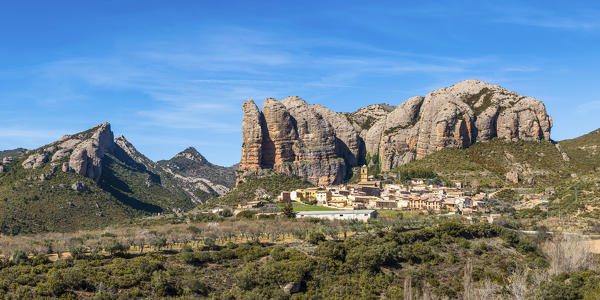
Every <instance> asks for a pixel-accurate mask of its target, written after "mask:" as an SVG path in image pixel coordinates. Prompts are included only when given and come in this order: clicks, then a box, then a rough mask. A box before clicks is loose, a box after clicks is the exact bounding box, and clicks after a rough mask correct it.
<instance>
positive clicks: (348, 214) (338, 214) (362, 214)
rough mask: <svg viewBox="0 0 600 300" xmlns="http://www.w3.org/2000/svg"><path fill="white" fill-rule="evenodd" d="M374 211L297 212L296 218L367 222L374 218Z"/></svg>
mask: <svg viewBox="0 0 600 300" xmlns="http://www.w3.org/2000/svg"><path fill="white" fill-rule="evenodd" d="M376 217H377V212H376V211H374V210H334V211H299V212H297V213H296V218H317V219H328V220H360V221H367V220H368V219H370V218H376Z"/></svg>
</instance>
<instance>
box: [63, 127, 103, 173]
mask: <svg viewBox="0 0 600 300" xmlns="http://www.w3.org/2000/svg"><path fill="white" fill-rule="evenodd" d="M76 141H77V140H75V139H73V140H67V141H65V142H63V144H61V145H66V146H72V145H75V144H76V146H74V148H72V149H73V152H72V154H71V157H70V158H69V168H70V169H72V170H73V171H75V173H77V174H79V175H82V176H85V177H88V178H92V179H94V180H95V181H99V180H100V175H102V158H103V157H104V154H105V153H107V152H109V151H110V150H111V149H112V148H113V147H114V141H113V132H112V131H111V130H110V124H109V123H104V124H102V125H100V126H98V127H96V128H94V129H93V134H92V135H91V136H90V137H89V138H86V139H84V140H79V142H77V143H76ZM63 149H64V148H63Z"/></svg>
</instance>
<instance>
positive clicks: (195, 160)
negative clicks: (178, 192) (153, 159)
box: [157, 147, 236, 201]
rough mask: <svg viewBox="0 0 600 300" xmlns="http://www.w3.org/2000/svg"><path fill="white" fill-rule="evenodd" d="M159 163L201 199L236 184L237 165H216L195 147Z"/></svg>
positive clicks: (222, 191)
mask: <svg viewBox="0 0 600 300" xmlns="http://www.w3.org/2000/svg"><path fill="white" fill-rule="evenodd" d="M157 165H158V166H159V167H161V168H162V169H163V170H165V171H166V172H168V173H169V174H171V175H173V176H174V177H175V178H177V179H178V180H179V181H180V183H181V186H182V187H183V188H184V189H185V190H186V191H187V192H188V193H190V194H193V195H195V196H196V197H197V198H198V200H199V201H204V200H207V199H210V198H213V197H215V196H221V195H224V194H225V193H227V192H228V191H229V190H230V189H231V188H233V187H234V186H235V170H236V166H233V167H221V166H217V165H214V164H212V163H210V162H208V161H207V160H206V158H204V156H202V154H200V153H199V152H198V151H197V150H196V149H194V148H193V147H189V148H187V149H185V150H184V151H182V152H180V153H178V154H177V155H175V156H174V157H173V158H171V159H170V160H161V161H158V163H157Z"/></svg>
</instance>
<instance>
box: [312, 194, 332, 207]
mask: <svg viewBox="0 0 600 300" xmlns="http://www.w3.org/2000/svg"><path fill="white" fill-rule="evenodd" d="M315 198H316V199H317V204H319V205H326V204H327V203H329V202H330V201H331V191H327V190H323V191H318V192H316V193H315Z"/></svg>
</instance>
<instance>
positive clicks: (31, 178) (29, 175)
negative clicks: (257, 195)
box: [0, 123, 235, 234]
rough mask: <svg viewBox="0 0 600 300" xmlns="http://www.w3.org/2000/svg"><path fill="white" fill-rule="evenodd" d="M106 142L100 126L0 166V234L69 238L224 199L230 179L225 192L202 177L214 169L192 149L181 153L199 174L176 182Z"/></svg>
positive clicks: (131, 149)
mask: <svg viewBox="0 0 600 300" xmlns="http://www.w3.org/2000/svg"><path fill="white" fill-rule="evenodd" d="M113 137H114V135H113V132H112V130H111V126H110V123H103V124H100V125H97V126H94V127H93V128H91V129H88V130H85V131H82V132H79V133H75V134H72V135H65V136H63V137H62V138H60V139H59V140H57V141H55V142H52V143H49V144H47V145H45V146H42V147H39V148H37V149H33V150H29V151H27V152H23V153H22V154H21V155H20V156H15V157H12V158H10V159H9V158H4V159H3V160H2V162H1V163H0V171H1V172H0V195H2V197H0V232H1V233H7V234H17V233H35V232H40V231H72V230H79V229H83V228H88V229H89V228H93V227H97V226H104V225H109V224H114V223H118V222H124V221H127V220H130V219H131V218H134V217H141V216H148V215H151V214H157V213H164V212H175V213H179V212H181V211H184V210H188V209H192V208H194V207H195V206H196V205H197V204H200V203H203V202H204V201H206V200H208V199H210V198H212V197H217V196H219V195H221V194H224V193H225V192H227V191H228V190H229V188H230V187H232V186H233V184H234V180H235V179H234V178H232V177H231V176H230V177H228V178H221V181H222V182H223V183H224V184H226V185H227V186H225V185H220V184H215V183H212V181H211V180H210V179H209V177H206V178H204V177H201V176H202V175H203V174H206V173H207V172H208V171H207V170H206V169H210V168H217V167H218V166H216V165H213V164H211V163H209V162H208V161H206V159H205V158H204V157H203V156H202V155H201V154H200V153H199V152H197V150H195V149H193V151H192V149H191V148H188V149H186V150H184V151H182V153H191V154H193V158H195V159H196V162H201V163H202V166H203V168H204V169H203V173H202V172H200V173H198V172H196V173H194V171H195V168H196V167H198V166H197V165H194V164H192V165H189V166H187V169H186V170H187V171H188V174H176V172H173V171H172V170H171V169H169V168H165V167H163V166H161V165H160V164H159V163H157V162H154V161H152V160H150V159H149V158H147V157H146V156H145V155H143V154H142V153H140V152H139V151H138V150H137V149H136V148H135V146H133V144H131V143H130V142H129V141H128V140H127V139H126V138H125V137H124V136H123V135H121V136H119V137H117V138H113ZM186 151H187V152H186ZM21 152H22V151H21ZM12 153H14V152H12ZM180 158H181V157H180ZM219 168H222V169H219V172H221V171H222V170H229V168H225V167H219ZM230 173H231V174H233V170H231V171H230ZM232 176H233V175H232ZM228 180H229V181H228Z"/></svg>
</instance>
